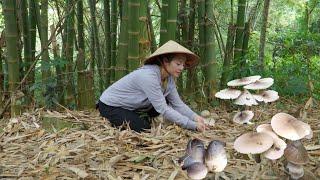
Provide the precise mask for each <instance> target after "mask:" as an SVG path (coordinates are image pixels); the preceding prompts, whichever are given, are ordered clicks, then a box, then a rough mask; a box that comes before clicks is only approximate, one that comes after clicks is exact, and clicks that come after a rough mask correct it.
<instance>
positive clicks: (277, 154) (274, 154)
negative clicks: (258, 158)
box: [263, 138, 287, 160]
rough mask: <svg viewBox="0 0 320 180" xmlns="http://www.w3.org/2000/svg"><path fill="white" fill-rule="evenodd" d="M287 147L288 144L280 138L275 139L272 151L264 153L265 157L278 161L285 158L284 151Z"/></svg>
mask: <svg viewBox="0 0 320 180" xmlns="http://www.w3.org/2000/svg"><path fill="white" fill-rule="evenodd" d="M286 147H287V144H286V142H284V141H283V140H282V139H280V138H273V145H272V147H271V148H270V149H268V150H267V151H266V152H264V153H263V155H264V157H266V158H268V159H271V160H276V159H279V158H281V157H282V156H283V154H284V150H285V148H286Z"/></svg>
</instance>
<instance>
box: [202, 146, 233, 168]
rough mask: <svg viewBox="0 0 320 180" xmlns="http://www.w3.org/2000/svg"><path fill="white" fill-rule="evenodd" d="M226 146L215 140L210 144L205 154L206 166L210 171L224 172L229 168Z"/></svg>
mask: <svg viewBox="0 0 320 180" xmlns="http://www.w3.org/2000/svg"><path fill="white" fill-rule="evenodd" d="M225 146H226V144H225V143H224V142H221V141H219V140H213V141H211V142H210V143H209V145H208V148H207V150H206V154H205V164H206V165H207V167H208V170H209V171H213V172H222V171H223V170H224V168H225V167H226V166H227V162H228V160H227V153H226V150H225Z"/></svg>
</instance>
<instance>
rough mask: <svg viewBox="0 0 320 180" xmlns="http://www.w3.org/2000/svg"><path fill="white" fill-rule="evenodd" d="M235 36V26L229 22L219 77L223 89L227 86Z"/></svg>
mask: <svg viewBox="0 0 320 180" xmlns="http://www.w3.org/2000/svg"><path fill="white" fill-rule="evenodd" d="M234 36H235V26H234V25H233V24H232V23H229V26H228V36H227V44H226V51H225V52H226V53H225V55H224V60H223V67H222V74H221V79H220V86H219V87H220V89H223V88H225V87H226V86H227V81H228V80H229V79H230V78H231V77H230V74H231V72H230V70H231V67H230V66H231V63H232V57H233V41H234Z"/></svg>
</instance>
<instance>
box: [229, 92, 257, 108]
mask: <svg viewBox="0 0 320 180" xmlns="http://www.w3.org/2000/svg"><path fill="white" fill-rule="evenodd" d="M234 104H237V105H246V106H252V105H258V103H257V101H256V99H255V98H254V97H253V96H252V94H251V93H250V92H249V91H248V90H246V89H245V90H244V91H243V92H242V93H241V95H240V96H239V97H238V98H237V99H236V100H235V101H234Z"/></svg>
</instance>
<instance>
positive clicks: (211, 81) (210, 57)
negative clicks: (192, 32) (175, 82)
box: [204, 0, 218, 100]
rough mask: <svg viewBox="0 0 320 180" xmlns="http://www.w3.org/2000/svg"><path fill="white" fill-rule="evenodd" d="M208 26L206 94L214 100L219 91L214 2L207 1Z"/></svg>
mask: <svg viewBox="0 0 320 180" xmlns="http://www.w3.org/2000/svg"><path fill="white" fill-rule="evenodd" d="M205 6H206V7H205V8H206V15H207V19H206V24H205V32H206V35H205V40H206V43H205V45H206V46H205V56H204V61H205V64H206V66H205V67H204V70H205V71H204V72H205V83H204V84H205V88H206V94H207V95H208V99H209V100H213V99H214V97H215V96H214V95H215V94H216V91H217V89H218V88H217V60H216V53H215V52H216V47H215V35H214V28H215V27H214V24H213V18H214V17H213V0H206V5H205Z"/></svg>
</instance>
